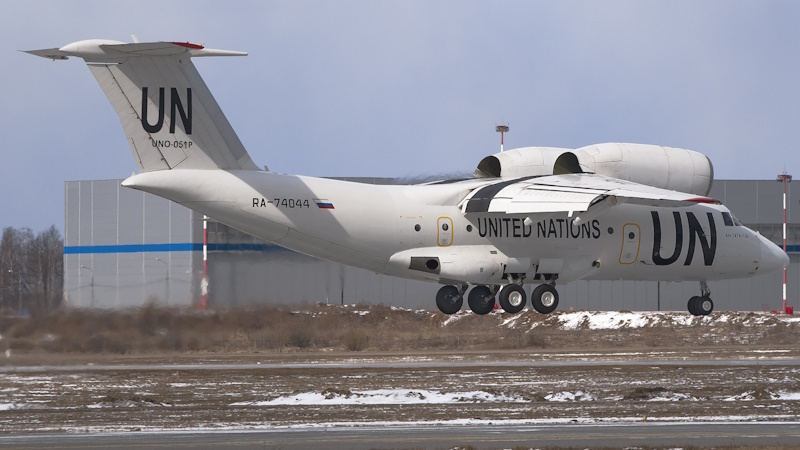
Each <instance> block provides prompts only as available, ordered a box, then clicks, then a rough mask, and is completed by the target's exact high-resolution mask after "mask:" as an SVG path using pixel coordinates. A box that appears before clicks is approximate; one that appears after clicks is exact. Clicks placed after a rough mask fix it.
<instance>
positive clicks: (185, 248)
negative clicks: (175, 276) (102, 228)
mask: <svg viewBox="0 0 800 450" xmlns="http://www.w3.org/2000/svg"><path fill="white" fill-rule="evenodd" d="M201 251H203V244H197V243H193V242H182V243H173V244H127V245H70V246H66V247H64V254H65V255H80V254H100V253H146V252H201ZM208 251H210V252H277V251H290V250H287V249H285V248H283V247H280V246H278V245H273V244H208Z"/></svg>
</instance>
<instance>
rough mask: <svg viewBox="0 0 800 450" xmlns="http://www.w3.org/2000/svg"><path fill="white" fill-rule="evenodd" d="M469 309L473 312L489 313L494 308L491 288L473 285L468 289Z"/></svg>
mask: <svg viewBox="0 0 800 450" xmlns="http://www.w3.org/2000/svg"><path fill="white" fill-rule="evenodd" d="M467 303H469V309H471V310H472V312H474V313H475V314H478V315H481V316H482V315H484V314H489V313H490V312H492V310H493V309H494V295H492V291H491V289H489V288H488V287H486V286H475V287H474V288H472V290H471V291H469V298H468V299H467Z"/></svg>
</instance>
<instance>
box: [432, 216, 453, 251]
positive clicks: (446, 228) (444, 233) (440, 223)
mask: <svg viewBox="0 0 800 450" xmlns="http://www.w3.org/2000/svg"><path fill="white" fill-rule="evenodd" d="M436 243H437V244H439V247H449V246H450V245H451V244H452V243H453V219H451V218H449V217H439V219H438V220H437V221H436Z"/></svg>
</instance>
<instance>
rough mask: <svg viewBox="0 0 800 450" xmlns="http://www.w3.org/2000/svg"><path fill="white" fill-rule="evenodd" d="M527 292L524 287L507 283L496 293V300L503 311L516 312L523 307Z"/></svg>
mask: <svg viewBox="0 0 800 450" xmlns="http://www.w3.org/2000/svg"><path fill="white" fill-rule="evenodd" d="M526 298H527V294H525V289H522V286H520V285H518V284H507V285H505V286H503V288H502V289H500V293H499V294H498V295H497V300H498V301H499V302H500V307H501V308H503V311H505V312H507V313H510V314H516V313H518V312H520V311H522V310H523V309H524V308H525V301H526Z"/></svg>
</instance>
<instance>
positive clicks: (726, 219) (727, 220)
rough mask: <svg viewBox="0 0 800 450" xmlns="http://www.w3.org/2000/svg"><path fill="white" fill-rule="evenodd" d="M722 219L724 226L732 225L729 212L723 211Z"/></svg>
mask: <svg viewBox="0 0 800 450" xmlns="http://www.w3.org/2000/svg"><path fill="white" fill-rule="evenodd" d="M722 221H723V222H725V226H726V227H732V226H733V218H732V217H731V213H727V212H723V213H722Z"/></svg>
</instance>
